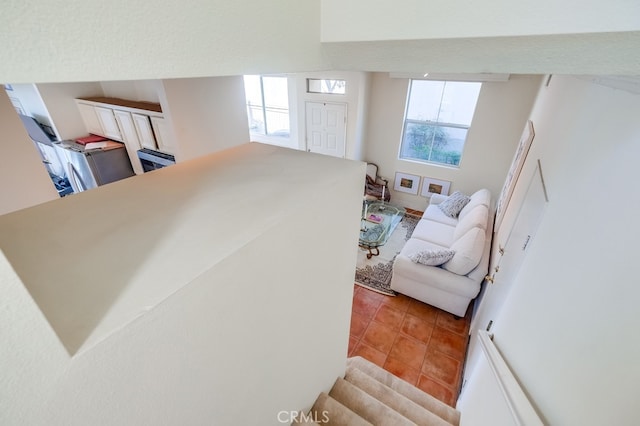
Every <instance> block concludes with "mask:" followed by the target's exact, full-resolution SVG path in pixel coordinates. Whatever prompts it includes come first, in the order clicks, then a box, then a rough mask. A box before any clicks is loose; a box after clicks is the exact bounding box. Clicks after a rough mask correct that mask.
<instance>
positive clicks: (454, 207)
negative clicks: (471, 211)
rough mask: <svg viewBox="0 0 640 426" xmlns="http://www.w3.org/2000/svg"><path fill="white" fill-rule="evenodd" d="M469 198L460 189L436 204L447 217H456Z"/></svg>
mask: <svg viewBox="0 0 640 426" xmlns="http://www.w3.org/2000/svg"><path fill="white" fill-rule="evenodd" d="M469 201H471V199H470V198H469V197H468V196H466V195H464V194H463V193H462V192H460V191H456V192H454V193H453V194H451V195H449V197H448V198H447V199H446V200H444V201H443V202H441V203H440V204H438V208H439V209H440V210H442V211H443V212H444V214H446V215H447V216H449V217H458V214H459V213H460V210H462V209H463V208H464V206H466V205H467V204H468V203H469Z"/></svg>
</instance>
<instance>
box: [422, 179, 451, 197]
mask: <svg viewBox="0 0 640 426" xmlns="http://www.w3.org/2000/svg"><path fill="white" fill-rule="evenodd" d="M450 187H451V182H449V181H448V180H440V179H434V178H430V177H423V178H422V191H420V195H422V196H423V197H430V196H432V195H433V194H440V195H449V188H450Z"/></svg>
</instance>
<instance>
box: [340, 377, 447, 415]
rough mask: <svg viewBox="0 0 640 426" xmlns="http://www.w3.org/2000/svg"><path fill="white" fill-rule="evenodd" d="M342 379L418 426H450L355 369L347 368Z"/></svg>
mask: <svg viewBox="0 0 640 426" xmlns="http://www.w3.org/2000/svg"><path fill="white" fill-rule="evenodd" d="M344 379H345V380H346V381H347V382H349V383H351V384H353V385H354V386H356V387H358V388H359V389H361V390H363V391H364V392H366V393H367V394H369V395H371V396H372V397H373V398H375V399H377V400H378V401H380V402H382V403H383V404H385V405H386V406H388V407H389V408H391V409H393V410H395V411H397V412H398V413H400V414H401V415H403V416H404V417H406V418H407V419H409V420H411V421H412V422H414V423H415V424H417V425H420V426H451V423H449V422H447V421H445V420H444V419H442V418H441V417H439V416H437V415H435V414H433V413H432V412H430V411H428V410H427V409H426V408H424V407H422V406H420V405H418V404H416V403H415V402H413V401H412V400H410V399H409V398H407V397H406V396H404V395H402V394H400V393H398V392H396V391H395V390H393V389H391V388H390V387H389V386H387V385H385V384H383V383H381V382H379V381H378V380H376V379H374V378H373V377H371V376H369V375H367V374H366V373H365V372H363V371H362V370H359V369H357V368H355V367H351V366H350V367H347V372H346V375H345V377H344Z"/></svg>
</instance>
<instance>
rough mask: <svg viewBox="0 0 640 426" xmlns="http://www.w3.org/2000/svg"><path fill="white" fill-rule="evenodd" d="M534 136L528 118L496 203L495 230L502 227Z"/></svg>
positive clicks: (531, 123)
mask: <svg viewBox="0 0 640 426" xmlns="http://www.w3.org/2000/svg"><path fill="white" fill-rule="evenodd" d="M534 136H535V131H534V129H533V122H532V121H531V120H528V121H527V124H526V125H525V126H524V131H523V132H522V136H520V142H518V148H517V149H516V153H515V155H514V156H513V160H512V161H511V167H510V168H509V174H507V179H506V180H505V181H504V186H503V187H502V192H501V193H500V196H499V197H498V202H497V203H496V221H495V224H494V225H493V229H494V232H496V231H497V230H498V228H499V227H500V223H502V218H503V217H504V212H505V210H506V208H507V205H509V200H510V199H511V195H512V194H513V188H514V187H515V185H516V182H517V181H518V177H519V176H520V171H521V170H522V166H523V165H524V161H525V160H526V158H527V154H528V153H529V148H531V144H532V143H533V138H534Z"/></svg>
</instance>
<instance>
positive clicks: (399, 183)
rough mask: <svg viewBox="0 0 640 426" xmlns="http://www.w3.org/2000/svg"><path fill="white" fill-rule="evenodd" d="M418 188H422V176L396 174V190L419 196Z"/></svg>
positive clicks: (394, 185)
mask: <svg viewBox="0 0 640 426" xmlns="http://www.w3.org/2000/svg"><path fill="white" fill-rule="evenodd" d="M418 186H420V176H416V175H409V174H406V173H400V172H396V180H395V181H394V183H393V189H394V190H396V191H400V192H406V193H407V194H413V195H418Z"/></svg>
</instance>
